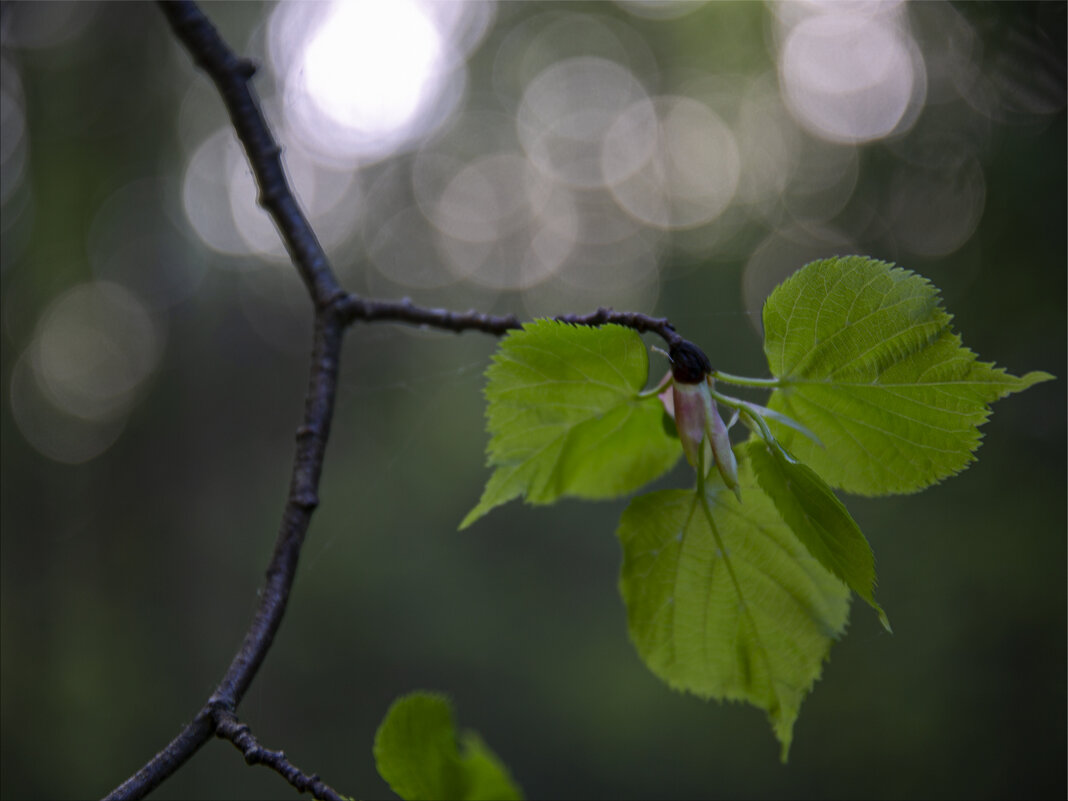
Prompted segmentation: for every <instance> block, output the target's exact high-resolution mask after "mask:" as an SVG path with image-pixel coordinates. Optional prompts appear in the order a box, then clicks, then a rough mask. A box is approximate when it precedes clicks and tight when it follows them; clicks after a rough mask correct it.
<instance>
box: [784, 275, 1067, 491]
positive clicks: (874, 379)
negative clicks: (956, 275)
mask: <svg viewBox="0 0 1068 801" xmlns="http://www.w3.org/2000/svg"><path fill="white" fill-rule="evenodd" d="M939 304H940V299H939V296H938V290H937V289H936V288H935V287H934V286H932V285H931V284H930V283H929V282H928V281H927V280H926V279H925V278H922V277H920V276H918V275H915V274H914V273H912V272H909V271H907V270H902V269H900V268H897V267H894V266H893V265H890V264H886V263H884V262H880V261H875V260H873V259H868V258H865V257H861V256H847V257H844V258H834V259H825V260H823V261H817V262H813V263H811V264H809V265H806V266H805V267H803V268H801V269H800V270H799V271H798V272H797V273H795V274H794V275H793V276H791V277H790V278H789V279H787V280H786V281H785V282H784V283H783V284H781V285H780V286H779V287H777V288H776V289H775V290H774V291H773V292H772V293H771V295H770V296H769V297H768V299H767V301H766V302H765V304H764V351H765V353H766V354H767V358H768V366H769V367H770V368H771V372H772V374H773V375H774V376H776V377H777V378H778V379H779V386H778V388H777V389H775V391H774V392H773V393H772V395H771V399H770V400H769V402H768V407H769V408H771V409H774V410H776V411H778V412H782V413H783V414H785V415H787V416H788V417H790V418H792V419H793V420H795V421H797V422H798V423H800V424H801V425H803V426H806V427H807V428H809V429H811V430H812V431H813V432H814V433H815V434H816V436H818V437H819V439H820V440H821V441H822V443H823V447H821V446H820V445H817V444H816V443H814V442H811V441H809V440H807V439H806V438H805V437H802V436H800V435H798V434H797V432H795V431H793V430H791V429H790V428H787V427H786V426H783V425H780V424H778V423H776V422H774V421H772V427H773V428H774V430H775V434H776V436H777V437H778V438H779V439H780V440H781V442H782V444H783V445H784V446H786V447H787V448H788V449H789V450H790V451H791V453H793V454H794V455H795V456H796V457H797V458H798V459H799V460H800V461H802V462H804V463H805V464H808V465H809V466H810V467H812V468H813V469H814V470H815V471H816V472H817V473H819V474H820V476H822V477H823V479H824V480H826V481H827V483H829V484H830V485H831V486H833V487H838V488H841V489H844V490H847V491H849V492H856V493H860V494H862V495H882V494H887V493H896V492H915V491H916V490H920V489H923V488H924V487H927V486H930V485H931V484H933V483H936V482H937V481H939V480H941V479H943V478H946V477H948V476H951V475H954V474H956V473H958V472H960V471H961V470H963V469H964V468H965V467H967V466H968V464H969V463H970V462H971V461H972V460H973V459H974V456H973V452H974V451H975V449H976V448H978V447H979V441H980V439H981V434H980V433H979V426H980V425H982V424H983V423H985V422H986V420H987V418H988V417H989V415H990V406H989V404H991V403H992V402H993V401H995V400H997V399H999V398H1002V397H1004V396H1005V395H1008V394H1010V393H1012V392H1020V391H1022V390H1024V389H1027V388H1028V387H1030V386H1032V385H1034V384H1037V383H1039V382H1040V381H1048V380H1050V379H1052V378H1053V376H1051V375H1049V374H1048V373H1043V372H1032V373H1028V374H1027V375H1025V376H1023V377H1017V376H1013V375H1010V374H1008V373H1006V372H1005V371H1004V370H1002V369H1000V368H996V367H994V365H993V364H989V363H985V362H980V361H978V360H977V359H976V356H975V354H974V353H972V351H970V350H968V349H967V348H965V347H964V346H963V345H962V344H961V340H960V337H958V336H957V335H956V334H955V333H953V331H952V330H951V328H950V322H951V319H952V318H951V316H950V315H949V314H947V313H946V312H945V311H944V310H943V309H942V308H941V306H940V305H939Z"/></svg>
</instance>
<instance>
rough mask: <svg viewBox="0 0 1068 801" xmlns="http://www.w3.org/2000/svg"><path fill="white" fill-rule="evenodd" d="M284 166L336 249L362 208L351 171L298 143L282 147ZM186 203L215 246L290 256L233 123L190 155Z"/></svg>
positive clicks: (324, 240) (319, 230)
mask: <svg viewBox="0 0 1068 801" xmlns="http://www.w3.org/2000/svg"><path fill="white" fill-rule="evenodd" d="M265 106H269V104H265ZM282 164H283V167H284V169H285V171H286V176H287V177H288V179H289V185H290V188H291V189H292V190H293V193H294V195H295V196H296V198H297V201H298V203H299V204H300V207H301V209H302V210H303V211H304V213H305V214H306V215H307V216H308V219H309V220H310V221H311V223H312V225H313V226H314V228H315V232H316V235H317V236H318V238H319V241H320V243H321V244H322V245H323V247H325V248H327V249H329V248H332V247H334V246H336V245H337V244H339V243H340V242H342V241H343V240H344V239H346V238H347V237H348V236H350V235H351V234H352V232H353V231H354V229H355V227H356V220H357V218H358V216H359V214H360V212H361V211H362V202H361V198H360V192H359V183H358V182H357V180H356V175H355V174H354V173H353V171H351V170H345V171H337V170H332V169H328V168H326V167H324V166H323V165H322V164H320V163H319V162H318V161H317V160H315V159H313V158H312V157H311V156H310V155H309V154H308V152H307V151H306V150H304V149H303V148H302V147H300V146H298V145H293V146H290V147H287V148H286V149H285V150H284V151H283V154H282ZM182 205H183V207H184V209H185V214H186V217H187V218H188V220H189V222H190V223H191V224H192V226H193V229H194V230H195V231H196V233H197V235H198V236H199V237H200V239H201V240H202V241H203V242H204V243H205V244H206V245H207V246H208V247H210V248H211V249H212V250H215V251H217V252H219V253H224V254H227V255H231V256H248V255H251V254H255V255H256V256H258V257H261V258H263V257H266V258H270V259H273V260H275V261H279V262H283V261H288V260H289V256H288V253H287V251H286V249H285V246H284V244H283V241H282V238H281V235H280V234H279V232H278V229H277V228H276V227H275V225H274V223H273V222H272V220H271V218H270V216H269V215H268V214H267V212H266V211H265V210H264V209H263V208H262V207H261V206H260V205H259V190H258V188H257V187H256V185H255V182H254V180H253V177H252V172H251V170H250V168H249V165H248V160H247V159H246V158H245V154H244V152H242V150H241V148H240V146H239V145H238V144H237V140H236V139H235V138H234V134H233V130H232V129H231V128H230V127H229V126H224V127H223V128H221V129H219V130H218V131H216V132H215V133H214V134H212V135H211V136H209V137H208V138H207V139H206V140H205V141H204V143H203V144H202V145H201V146H200V147H199V148H197V150H196V151H195V152H194V153H193V155H192V157H191V158H190V160H189V164H188V166H187V167H186V171H185V181H184V183H183V187H182ZM216 263H217V264H220V265H223V266H227V267H239V268H244V267H251V266H258V265H259V264H260V260H259V259H257V260H256V261H248V260H233V261H219V262H216Z"/></svg>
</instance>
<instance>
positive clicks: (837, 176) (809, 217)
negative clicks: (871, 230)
mask: <svg viewBox="0 0 1068 801" xmlns="http://www.w3.org/2000/svg"><path fill="white" fill-rule="evenodd" d="M859 175H860V160H859V158H858V157H857V149H856V147H855V146H853V145H842V144H835V143H833V142H828V141H827V140H825V139H816V138H814V137H810V136H808V135H804V136H802V137H801V139H800V141H799V152H798V154H797V163H796V165H795V168H794V173H793V175H792V176H791V180H790V183H789V185H788V186H787V188H786V192H785V194H784V195H783V205H784V206H785V207H786V210H787V211H788V212H789V213H790V215H791V216H792V217H793V218H794V219H795V220H797V221H798V222H800V223H804V224H811V223H824V222H827V221H829V220H831V219H833V218H834V217H835V216H836V215H838V213H839V212H841V211H842V209H844V208H845V207H846V204H847V203H849V199H850V198H851V197H852V196H853V192H854V191H855V190H856V187H857V179H858V177H859Z"/></svg>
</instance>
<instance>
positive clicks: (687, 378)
mask: <svg viewBox="0 0 1068 801" xmlns="http://www.w3.org/2000/svg"><path fill="white" fill-rule="evenodd" d="M668 358H670V359H671V377H672V378H674V379H675V380H676V381H677V382H679V383H680V384H700V383H701V382H702V381H704V380H705V376H706V375H708V374H709V373H711V372H712V362H710V361H709V360H708V357H707V356H705V354H704V351H702V350H701V349H700V348H699V347H697V346H696V345H695V344H693V343H692V342H689V341H687V340H685V339H684V340H682V341H681V342H679V343H678V344H675V345H672V346H671V351H670V353H668Z"/></svg>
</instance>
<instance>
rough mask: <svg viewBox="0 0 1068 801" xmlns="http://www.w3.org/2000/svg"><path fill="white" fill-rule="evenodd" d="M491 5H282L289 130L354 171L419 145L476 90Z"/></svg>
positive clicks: (278, 34)
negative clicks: (470, 56)
mask: <svg viewBox="0 0 1068 801" xmlns="http://www.w3.org/2000/svg"><path fill="white" fill-rule="evenodd" d="M492 8H493V7H492V6H491V5H488V4H486V3H462V4H460V3H456V4H435V3H428V2H420V0H396V1H395V2H390V3H373V2H331V3H326V4H324V5H322V6H321V7H319V8H316V9H314V10H313V11H311V13H310V14H309V11H308V9H307V7H306V6H304V4H301V3H282V4H279V6H278V7H277V8H276V10H275V12H274V14H273V15H272V18H271V22H270V29H271V33H270V52H271V58H272V64H273V66H274V67H275V72H276V75H277V76H278V80H279V82H280V83H281V84H282V85H283V86H284V89H283V96H284V98H285V101H284V103H283V109H284V114H285V120H286V126H287V128H289V129H290V131H291V132H292V134H293V135H294V136H296V137H297V138H298V139H299V141H300V142H301V143H302V144H303V145H304V146H305V147H307V148H308V149H309V150H311V151H313V152H315V153H316V154H318V155H319V156H320V157H322V158H324V159H326V160H328V161H332V162H334V163H337V164H339V165H341V164H344V165H347V166H348V167H349V168H352V167H355V166H357V165H359V164H361V163H367V162H370V161H375V160H378V159H381V158H383V157H384V156H387V155H389V154H391V153H396V152H398V151H401V150H404V149H407V148H409V147H411V146H413V145H414V144H417V143H418V142H419V141H420V140H421V139H422V138H424V137H425V136H427V135H428V134H429V133H430V132H432V131H433V130H434V129H435V128H437V127H438V126H440V125H441V124H442V123H443V122H444V121H445V120H446V119H447V118H448V116H449V115H450V114H451V113H452V111H453V110H454V109H455V108H456V106H457V104H458V103H459V101H460V99H461V97H462V95H463V92H464V89H465V86H466V66H465V57H466V55H467V53H468V52H469V51H470V50H471V49H473V48H474V47H475V46H476V45H477V44H478V41H479V39H480V38H481V36H482V34H483V32H484V31H485V29H486V27H487V26H488V25H489V23H490V21H491V19H492Z"/></svg>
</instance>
